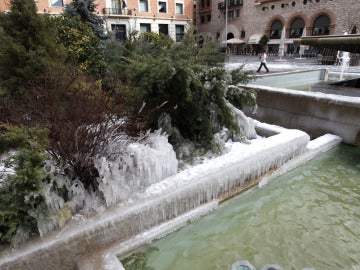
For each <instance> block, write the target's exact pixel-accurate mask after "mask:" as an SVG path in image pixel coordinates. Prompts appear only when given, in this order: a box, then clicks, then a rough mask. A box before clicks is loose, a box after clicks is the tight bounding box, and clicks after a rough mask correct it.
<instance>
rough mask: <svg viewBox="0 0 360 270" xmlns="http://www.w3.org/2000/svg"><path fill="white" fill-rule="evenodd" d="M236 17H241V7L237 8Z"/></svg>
mask: <svg viewBox="0 0 360 270" xmlns="http://www.w3.org/2000/svg"><path fill="white" fill-rule="evenodd" d="M235 13H236V17H240V9H237V10H235Z"/></svg>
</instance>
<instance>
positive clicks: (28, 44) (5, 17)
mask: <svg viewBox="0 0 360 270" xmlns="http://www.w3.org/2000/svg"><path fill="white" fill-rule="evenodd" d="M0 44H1V46H0V89H2V92H5V93H3V94H5V96H11V97H13V98H14V97H17V98H19V97H21V96H22V91H24V89H23V87H22V86H23V84H24V82H26V81H27V80H29V79H31V78H33V77H34V76H36V75H38V74H40V73H41V72H42V71H44V69H45V67H46V66H47V65H50V64H51V63H55V62H56V63H59V61H61V59H62V58H63V50H62V47H61V46H59V45H58V44H56V32H55V29H54V25H53V24H52V20H51V19H50V18H47V17H45V16H43V15H39V14H37V12H36V5H35V2H34V1H33V0H26V1H24V0H11V12H10V13H8V14H2V15H1V20H0Z"/></svg>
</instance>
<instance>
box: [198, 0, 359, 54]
mask: <svg viewBox="0 0 360 270" xmlns="http://www.w3.org/2000/svg"><path fill="white" fill-rule="evenodd" d="M197 1H198V2H197V7H196V11H195V16H196V17H197V22H198V24H197V30H198V33H200V34H201V35H202V36H203V38H205V39H206V38H211V39H213V40H218V41H219V42H224V41H225V40H227V39H230V38H233V37H234V38H239V39H242V40H243V41H244V42H245V45H242V47H243V48H246V49H247V50H259V46H258V45H257V44H258V43H259V40H260V38H261V37H262V36H263V35H266V36H267V37H268V39H269V42H268V50H269V52H278V51H279V45H280V40H281V39H282V36H283V39H285V51H286V52H287V53H297V52H298V51H299V45H296V44H294V41H295V40H296V39H299V38H300V37H301V36H302V35H306V36H315V35H341V34H344V33H345V32H347V33H358V32H359V31H358V29H359V27H360V1H359V0H197ZM226 3H228V5H226ZM226 11H227V16H226Z"/></svg>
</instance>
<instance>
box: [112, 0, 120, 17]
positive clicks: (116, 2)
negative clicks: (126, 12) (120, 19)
mask: <svg viewBox="0 0 360 270" xmlns="http://www.w3.org/2000/svg"><path fill="white" fill-rule="evenodd" d="M120 2H121V1H120V0H112V1H111V13H112V14H121V3H120Z"/></svg>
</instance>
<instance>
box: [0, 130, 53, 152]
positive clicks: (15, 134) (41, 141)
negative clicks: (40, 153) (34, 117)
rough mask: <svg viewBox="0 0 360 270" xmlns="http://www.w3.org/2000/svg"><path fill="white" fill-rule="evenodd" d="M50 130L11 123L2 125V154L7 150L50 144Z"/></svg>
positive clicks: (0, 143)
mask: <svg viewBox="0 0 360 270" xmlns="http://www.w3.org/2000/svg"><path fill="white" fill-rule="evenodd" d="M48 133H49V132H48V130H47V129H46V128H26V127H24V126H13V125H9V124H2V125H0V154H1V153H4V152H5V151H9V150H14V149H19V148H26V147H37V148H45V147H47V146H48V139H47V138H48V137H47V136H48Z"/></svg>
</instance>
